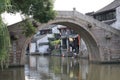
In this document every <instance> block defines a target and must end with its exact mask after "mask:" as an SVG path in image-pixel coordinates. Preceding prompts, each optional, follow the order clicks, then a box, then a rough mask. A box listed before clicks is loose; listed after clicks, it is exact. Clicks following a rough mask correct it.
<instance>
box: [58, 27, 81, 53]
mask: <svg viewBox="0 0 120 80" xmlns="http://www.w3.org/2000/svg"><path fill="white" fill-rule="evenodd" d="M58 29H59V31H60V34H61V49H62V50H65V49H66V50H67V51H68V52H73V51H74V52H76V53H78V52H79V45H80V36H79V35H78V34H77V33H75V32H74V31H73V30H72V29H69V28H67V27H65V26H62V27H60V28H58Z"/></svg>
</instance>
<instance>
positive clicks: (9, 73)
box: [0, 68, 25, 80]
mask: <svg viewBox="0 0 120 80" xmlns="http://www.w3.org/2000/svg"><path fill="white" fill-rule="evenodd" d="M24 75H25V74H24V68H10V69H5V70H0V80H25V76H24Z"/></svg>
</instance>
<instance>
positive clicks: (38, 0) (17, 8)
mask: <svg viewBox="0 0 120 80" xmlns="http://www.w3.org/2000/svg"><path fill="white" fill-rule="evenodd" d="M53 2H54V1H53V0H0V45H2V46H0V63H1V65H3V64H5V63H6V62H8V59H9V58H8V56H9V55H8V52H9V49H10V36H9V32H8V30H7V26H6V25H5V24H4V23H3V21H2V18H1V14H2V13H3V12H5V11H7V12H8V13H17V12H19V13H21V14H22V15H24V16H27V17H26V18H27V19H26V20H25V21H24V22H25V23H24V25H25V26H24V27H25V31H24V34H25V35H26V36H31V35H32V34H33V33H35V27H34V25H33V24H32V21H31V20H29V16H32V18H33V19H35V20H36V21H39V22H41V23H46V22H48V21H49V20H51V19H54V17H55V11H54V10H53ZM30 33H32V34H30ZM29 34H30V35H29ZM2 67H3V66H2Z"/></svg>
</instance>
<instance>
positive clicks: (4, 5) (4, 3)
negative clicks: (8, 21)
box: [0, 0, 12, 14]
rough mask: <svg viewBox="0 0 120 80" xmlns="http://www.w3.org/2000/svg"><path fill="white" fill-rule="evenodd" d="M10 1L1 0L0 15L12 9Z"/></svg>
mask: <svg viewBox="0 0 120 80" xmlns="http://www.w3.org/2000/svg"><path fill="white" fill-rule="evenodd" d="M10 2H11V1H10V0H0V14H1V13H3V12H5V11H8V10H10V8H12V6H11V3H10Z"/></svg>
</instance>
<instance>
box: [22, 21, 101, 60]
mask: <svg viewBox="0 0 120 80" xmlns="http://www.w3.org/2000/svg"><path fill="white" fill-rule="evenodd" d="M51 24H56V25H64V26H67V27H68V28H71V29H72V30H74V31H76V32H77V33H78V34H80V36H81V37H82V38H83V40H84V41H85V43H86V46H87V49H88V53H89V60H90V61H99V60H100V53H99V46H98V43H97V40H96V38H95V36H94V34H92V33H91V32H90V31H88V30H87V29H86V27H88V26H86V25H83V24H81V23H79V22H77V21H74V20H73V19H68V20H64V19H61V20H60V19H59V20H53V21H50V22H48V23H47V24H43V25H40V26H39V27H38V30H41V29H43V28H46V27H48V26H49V25H51ZM30 39H31V38H30ZM30 39H28V40H27V42H26V43H25V47H27V44H28V43H29V41H31V40H30ZM24 49H25V48H23V50H22V51H25V50H24ZM23 54H24V52H23ZM22 60H23V59H22Z"/></svg>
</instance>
